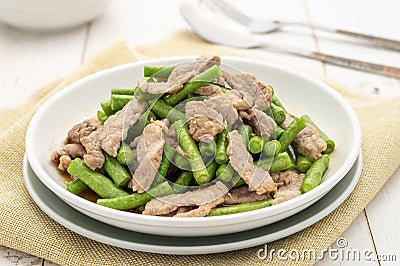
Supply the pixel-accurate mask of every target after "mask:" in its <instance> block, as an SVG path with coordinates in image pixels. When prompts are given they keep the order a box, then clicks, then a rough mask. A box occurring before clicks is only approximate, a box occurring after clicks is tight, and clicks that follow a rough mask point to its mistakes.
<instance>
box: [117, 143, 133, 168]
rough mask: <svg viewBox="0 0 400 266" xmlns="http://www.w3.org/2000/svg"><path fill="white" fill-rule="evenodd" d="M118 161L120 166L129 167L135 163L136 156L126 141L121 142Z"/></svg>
mask: <svg viewBox="0 0 400 266" xmlns="http://www.w3.org/2000/svg"><path fill="white" fill-rule="evenodd" d="M117 160H118V162H119V163H120V164H123V165H129V164H132V163H133V162H134V161H135V155H134V154H133V152H132V150H131V148H130V147H129V145H128V144H126V143H125V142H124V141H122V142H121V146H120V147H119V149H118V153H117Z"/></svg>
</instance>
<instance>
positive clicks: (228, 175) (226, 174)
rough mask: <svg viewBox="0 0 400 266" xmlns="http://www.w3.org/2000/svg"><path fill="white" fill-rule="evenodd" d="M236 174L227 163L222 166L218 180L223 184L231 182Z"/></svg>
mask: <svg viewBox="0 0 400 266" xmlns="http://www.w3.org/2000/svg"><path fill="white" fill-rule="evenodd" d="M234 174H235V170H234V169H233V167H232V166H231V165H230V164H226V163H224V164H221V165H220V166H219V167H218V170H217V172H216V176H217V179H218V180H221V181H222V182H230V181H231V180H232V178H233V175H234Z"/></svg>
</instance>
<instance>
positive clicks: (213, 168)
mask: <svg viewBox="0 0 400 266" xmlns="http://www.w3.org/2000/svg"><path fill="white" fill-rule="evenodd" d="M206 168H207V172H208V175H209V176H211V179H212V178H213V177H214V176H215V173H216V172H217V168H218V164H217V163H216V162H215V161H212V162H211V163H210V164H209V165H207V167H206Z"/></svg>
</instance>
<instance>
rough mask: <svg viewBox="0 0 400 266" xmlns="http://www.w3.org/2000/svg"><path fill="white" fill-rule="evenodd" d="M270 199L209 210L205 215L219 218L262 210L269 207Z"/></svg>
mask: <svg viewBox="0 0 400 266" xmlns="http://www.w3.org/2000/svg"><path fill="white" fill-rule="evenodd" d="M271 202H272V199H266V200H261V201H256V202H249V203H241V204H236V205H231V206H228V207H217V208H213V209H211V211H210V212H209V213H208V214H207V216H220V215H228V214H235V213H241V212H248V211H254V210H258V209H262V208H266V207H269V206H271Z"/></svg>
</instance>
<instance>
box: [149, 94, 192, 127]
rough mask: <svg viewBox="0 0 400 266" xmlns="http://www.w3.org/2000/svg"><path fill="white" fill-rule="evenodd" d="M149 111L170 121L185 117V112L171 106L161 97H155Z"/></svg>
mask: <svg viewBox="0 0 400 266" xmlns="http://www.w3.org/2000/svg"><path fill="white" fill-rule="evenodd" d="M151 111H152V112H153V113H154V114H155V115H156V116H157V117H158V118H160V119H164V118H168V120H170V121H171V122H175V121H177V120H181V119H185V114H184V113H181V112H179V111H178V110H176V109H174V108H172V107H171V106H170V105H168V104H167V103H166V102H164V101H163V100H161V99H157V100H156V101H155V102H154V104H153V107H152V108H151Z"/></svg>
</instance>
